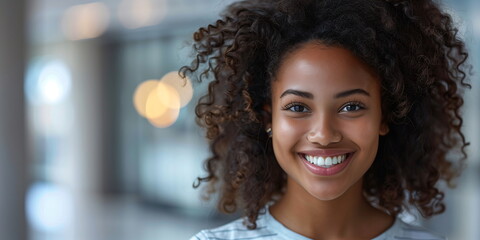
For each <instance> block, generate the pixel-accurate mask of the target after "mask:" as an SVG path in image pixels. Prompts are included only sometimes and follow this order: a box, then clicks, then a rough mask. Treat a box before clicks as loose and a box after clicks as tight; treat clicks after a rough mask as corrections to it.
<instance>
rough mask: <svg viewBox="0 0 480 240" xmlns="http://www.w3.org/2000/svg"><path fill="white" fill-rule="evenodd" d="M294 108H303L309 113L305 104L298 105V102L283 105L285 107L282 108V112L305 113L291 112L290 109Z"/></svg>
mask: <svg viewBox="0 0 480 240" xmlns="http://www.w3.org/2000/svg"><path fill="white" fill-rule="evenodd" d="M296 106H299V107H303V108H305V109H306V110H307V111H310V108H308V107H307V106H306V105H305V104H303V103H299V102H291V103H289V104H287V105H285V106H284V107H283V108H282V110H286V111H291V112H296V113H305V112H304V111H293V110H292V109H291V108H293V107H296Z"/></svg>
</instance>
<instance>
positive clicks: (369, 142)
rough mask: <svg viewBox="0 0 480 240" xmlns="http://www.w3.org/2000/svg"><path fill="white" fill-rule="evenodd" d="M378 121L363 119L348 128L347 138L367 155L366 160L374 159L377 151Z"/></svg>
mask: <svg viewBox="0 0 480 240" xmlns="http://www.w3.org/2000/svg"><path fill="white" fill-rule="evenodd" d="M379 129H380V120H379V119H377V118H363V119H362V120H359V121H358V122H356V123H355V124H353V125H350V126H349V129H348V134H349V138H350V139H351V140H352V141H353V142H354V143H356V144H357V145H358V147H359V148H360V149H361V150H363V152H364V153H365V154H366V155H368V158H372V161H373V158H374V157H375V155H376V153H377V149H378V140H379V134H380V130H379Z"/></svg>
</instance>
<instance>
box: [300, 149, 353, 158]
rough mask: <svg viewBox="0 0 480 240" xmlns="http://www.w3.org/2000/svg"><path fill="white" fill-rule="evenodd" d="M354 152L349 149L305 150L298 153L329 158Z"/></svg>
mask: <svg viewBox="0 0 480 240" xmlns="http://www.w3.org/2000/svg"><path fill="white" fill-rule="evenodd" d="M352 152H355V151H354V150H351V149H315V150H305V151H301V152H299V153H300V154H304V155H310V156H321V157H331V156H338V155H343V154H347V153H352Z"/></svg>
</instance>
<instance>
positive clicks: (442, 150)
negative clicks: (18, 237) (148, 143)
mask: <svg viewBox="0 0 480 240" xmlns="http://www.w3.org/2000/svg"><path fill="white" fill-rule="evenodd" d="M456 33H457V30H456V29H455V28H454V27H453V26H452V21H451V18H450V17H449V16H448V15H447V14H445V13H443V12H442V11H441V10H440V9H439V7H438V6H437V5H436V4H435V3H434V2H432V1H428V0H418V1H380V0H376V1H372V0H324V1H314V0H302V1H294V0H282V1H273V0H267V1H253V0H251V1H250V0H247V1H242V2H238V3H234V4H232V5H231V6H229V7H228V8H227V10H226V12H225V14H224V16H223V18H222V19H220V20H218V21H217V22H216V23H215V24H213V25H209V26H208V27H206V28H200V29H199V30H198V31H197V32H196V33H195V34H194V40H195V44H194V49H195V51H196V59H195V60H194V61H193V63H192V65H191V66H185V67H183V68H182V69H181V73H182V74H191V73H194V72H197V73H200V80H202V79H205V78H212V82H211V83H210V85H209V89H208V93H207V95H205V96H204V97H203V98H202V99H201V100H200V102H199V104H198V105H197V108H196V114H197V117H198V120H199V122H200V124H201V125H202V126H203V127H205V128H206V130H207V138H208V139H209V140H210V146H211V151H212V154H213V156H212V157H210V158H209V159H207V161H206V169H207V172H208V176H206V177H203V178H199V182H198V183H201V182H209V185H208V186H209V188H207V192H208V193H212V192H215V191H218V192H219V205H218V206H219V208H220V209H221V210H222V211H225V212H234V211H236V210H237V209H242V210H243V213H244V218H242V219H239V220H237V221H234V222H232V223H229V224H227V225H225V226H222V227H220V228H217V229H213V230H204V231H202V232H200V233H199V234H197V235H196V236H194V237H193V238H192V239H443V238H442V237H440V236H438V235H436V234H434V233H431V232H429V231H427V230H425V229H423V228H420V227H415V226H412V225H408V224H406V223H404V222H402V221H401V220H400V219H398V218H397V216H398V214H399V213H400V212H401V211H404V210H407V209H408V208H409V207H415V208H416V209H418V211H419V212H420V213H421V214H422V215H423V216H425V217H430V216H432V215H435V214H439V213H441V212H443V211H444V209H445V206H444V204H443V202H442V200H443V197H444V194H443V192H442V191H441V190H439V189H438V188H437V187H436V183H437V182H438V181H439V180H445V181H447V182H450V181H451V180H452V179H453V178H454V177H456V176H457V175H458V174H459V169H460V168H461V166H462V163H463V161H464V159H466V153H465V147H466V146H467V145H468V144H467V142H466V141H465V138H464V135H463V133H462V132H461V127H462V117H461V116H460V114H459V112H460V108H461V106H462V104H463V97H462V92H463V89H464V88H466V87H469V85H468V84H467V83H466V82H465V80H466V74H465V71H464V70H465V68H466V66H465V64H464V63H465V61H466V59H467V56H468V54H467V52H466V50H465V47H464V43H463V42H462V41H461V40H460V39H459V38H458V37H457V36H456ZM454 150H457V151H458V152H459V153H460V154H459V155H455V157H451V156H450V155H449V158H447V153H449V152H451V151H454ZM198 185H199V184H197V185H196V186H198Z"/></svg>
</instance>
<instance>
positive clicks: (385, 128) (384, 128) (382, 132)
mask: <svg viewBox="0 0 480 240" xmlns="http://www.w3.org/2000/svg"><path fill="white" fill-rule="evenodd" d="M389 131H390V128H389V127H388V124H387V123H385V122H384V121H382V124H381V125H380V136H385V135H387V133H388V132H389Z"/></svg>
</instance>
